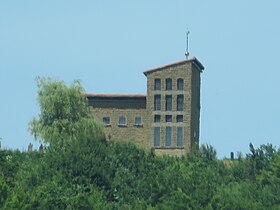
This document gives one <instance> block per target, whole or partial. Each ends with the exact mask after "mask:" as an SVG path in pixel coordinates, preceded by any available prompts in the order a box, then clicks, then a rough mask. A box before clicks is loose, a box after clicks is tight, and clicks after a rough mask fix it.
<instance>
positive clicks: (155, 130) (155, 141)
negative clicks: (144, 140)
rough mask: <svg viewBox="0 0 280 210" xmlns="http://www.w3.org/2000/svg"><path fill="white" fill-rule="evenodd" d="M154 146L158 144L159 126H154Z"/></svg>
mask: <svg viewBox="0 0 280 210" xmlns="http://www.w3.org/2000/svg"><path fill="white" fill-rule="evenodd" d="M154 146H155V147H159V146H160V127H155V128H154Z"/></svg>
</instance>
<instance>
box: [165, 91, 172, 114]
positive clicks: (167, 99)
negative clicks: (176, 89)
mask: <svg viewBox="0 0 280 210" xmlns="http://www.w3.org/2000/svg"><path fill="white" fill-rule="evenodd" d="M165 111H172V95H166V96H165Z"/></svg>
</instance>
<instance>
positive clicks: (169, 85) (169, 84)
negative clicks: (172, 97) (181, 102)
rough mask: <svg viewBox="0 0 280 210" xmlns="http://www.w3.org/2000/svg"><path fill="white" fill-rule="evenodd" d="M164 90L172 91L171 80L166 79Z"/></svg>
mask: <svg viewBox="0 0 280 210" xmlns="http://www.w3.org/2000/svg"><path fill="white" fill-rule="evenodd" d="M165 85H166V88H165V89H166V90H172V79H170V78H168V79H166V80H165Z"/></svg>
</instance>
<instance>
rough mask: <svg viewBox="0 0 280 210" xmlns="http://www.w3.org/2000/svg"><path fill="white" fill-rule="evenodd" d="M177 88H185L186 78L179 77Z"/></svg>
mask: <svg viewBox="0 0 280 210" xmlns="http://www.w3.org/2000/svg"><path fill="white" fill-rule="evenodd" d="M177 90H184V80H183V79H181V78H180V79H177Z"/></svg>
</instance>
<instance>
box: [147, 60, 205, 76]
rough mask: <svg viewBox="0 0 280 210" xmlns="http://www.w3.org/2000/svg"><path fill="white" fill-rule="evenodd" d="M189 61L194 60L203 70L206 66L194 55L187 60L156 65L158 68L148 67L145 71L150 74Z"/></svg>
mask: <svg viewBox="0 0 280 210" xmlns="http://www.w3.org/2000/svg"><path fill="white" fill-rule="evenodd" d="M188 62H194V63H196V64H197V65H198V67H199V68H200V69H201V70H203V69H204V66H203V65H202V64H201V63H200V62H199V60H198V59H197V58H196V57H192V58H189V59H186V60H181V61H177V62H174V63H170V64H166V65H163V66H159V67H156V68H152V69H148V70H146V71H144V74H145V75H147V74H150V73H152V72H155V71H160V70H163V69H165V68H167V67H171V66H176V65H180V64H183V63H188Z"/></svg>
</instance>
